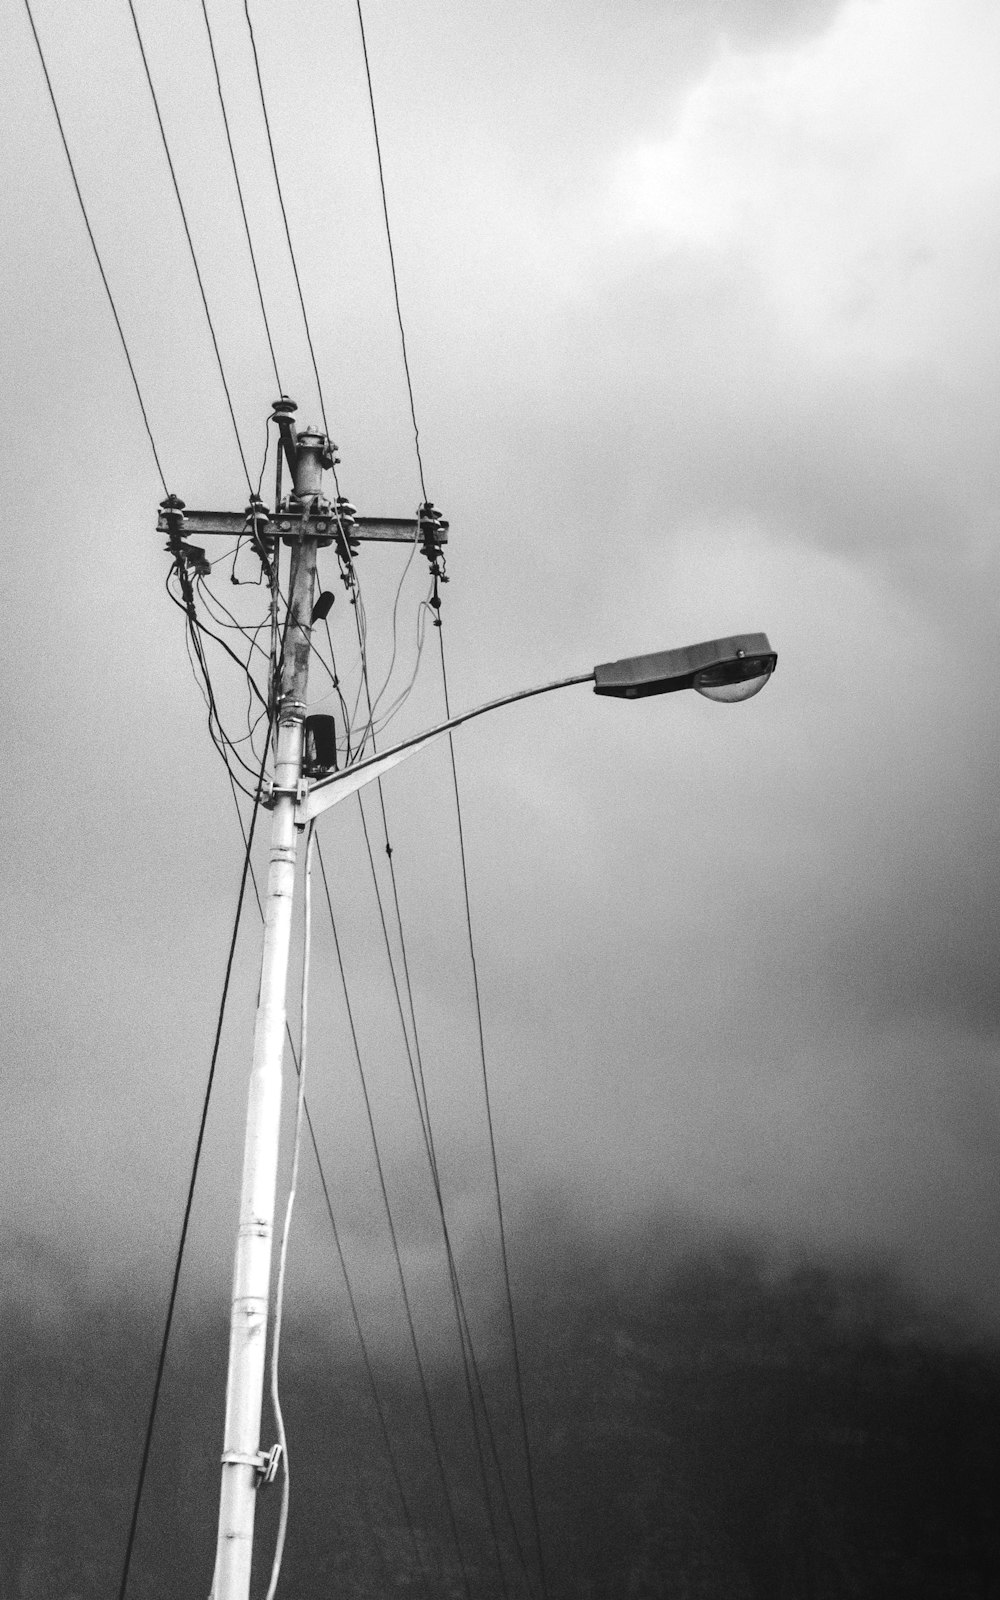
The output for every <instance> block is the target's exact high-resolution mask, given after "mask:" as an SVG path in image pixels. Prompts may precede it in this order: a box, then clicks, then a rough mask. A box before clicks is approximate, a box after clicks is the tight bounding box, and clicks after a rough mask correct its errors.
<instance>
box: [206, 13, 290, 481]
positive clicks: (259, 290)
mask: <svg viewBox="0 0 1000 1600" xmlns="http://www.w3.org/2000/svg"><path fill="white" fill-rule="evenodd" d="M201 14H202V16H203V17H204V18H205V30H206V32H207V34H208V48H209V50H210V51H211V52H212V71H213V72H214V73H215V87H216V89H217V90H218V93H219V108H220V110H221V112H222V121H223V123H224V124H225V129H226V143H227V144H228V146H229V159H230V161H231V162H232V165H233V177H234V178H235V179H236V193H237V194H238V195H239V197H240V211H241V212H242V215H243V227H244V229H245V231H246V236H247V248H248V250H249V251H250V262H251V265H252V267H253V276H254V282H255V283H256V285H257V298H258V300H259V301H260V314H261V316H262V317H263V319H264V332H265V333H266V334H267V348H268V349H269V350H270V352H271V365H272V367H273V368H274V381H275V383H276V384H277V385H278V392H279V394H284V392H285V391H284V387H283V386H282V382H281V378H280V376H279V373H278V358H277V356H276V355H275V353H274V340H273V339H272V337H271V324H270V323H269V322H268V320H267V308H266V307H265V305H264V291H263V289H262V288H261V283H260V273H259V272H258V271H257V257H256V254H255V253H254V247H253V239H252V238H251V236H250V223H249V221H248V219H247V208H246V204H245V202H244V199H243V185H242V184H241V183H240V174H239V168H238V167H237V165H236V152H235V150H234V149H233V138H232V134H231V133H230V131H229V117H228V116H227V114H226V102H225V98H224V96H223V93H222V79H221V78H220V77H219V63H218V61H217V59H216V55H215V40H214V39H213V37H212V24H211V23H210V22H209V20H208V7H207V5H206V3H205V0H201ZM260 479H261V483H263V481H264V472H263V468H262V469H261V475H260ZM257 493H258V494H259V493H260V483H258V485H257Z"/></svg>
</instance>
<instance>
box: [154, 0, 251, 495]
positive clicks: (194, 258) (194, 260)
mask: <svg viewBox="0 0 1000 1600" xmlns="http://www.w3.org/2000/svg"><path fill="white" fill-rule="evenodd" d="M127 4H128V8H129V11H130V12H131V15H132V26H133V27H134V28H135V37H136V40H137V42H138V45H139V54H140V56H141V57H142V65H143V70H144V72H145V74H146V82H147V84H148V85H149V93H150V97H151V99H152V101H153V110H154V111H155V113H156V122H157V126H158V127H159V130H160V139H161V141H162V144H163V153H164V155H165V156H166V158H167V166H168V168H169V169H170V180H171V182H172V184H173V186H174V194H175V195H176V197H177V206H178V209H179V211H180V214H181V222H182V223H183V224H184V235H185V238H186V239H187V242H188V249H189V251H190V252H191V264H192V266H193V267H194V275H195V277H196V279H197V280H198V292H199V293H200V295H201V303H202V306H203V307H204V311H205V321H206V322H207V323H208V331H209V333H210V335H211V338H212V348H213V350H214V351H215V360H216V363H217V365H218V368H219V377H220V378H221V379H222V387H223V389H224V390H225V395H226V405H227V406H228V407H229V415H230V418H231V420H232V424H233V432H234V433H235V435H236V446H237V449H238V450H239V452H240V461H241V462H242V463H243V473H244V476H245V477H246V480H247V488H248V489H249V490H250V493H251V494H253V484H252V482H251V480H250V469H249V467H248V466H247V458H246V455H245V454H244V451H243V441H242V439H241V438H240V430H239V426H238V424H237V421H236V412H235V411H234V410H233V397H232V395H231V394H230V392H229V383H228V381H227V379H226V369H225V367H224V366H223V364H222V353H221V351H220V349H219V341H218V339H217V338H216V333H215V324H214V322H213V321H212V313H211V311H210V310H209V308H208V296H207V294H206V293H205V285H204V283H203V281H202V276H201V268H200V267H199V265H198V255H197V252H196V250H195V247H194V240H193V239H192V237H191V229H190V227H189V226H188V219H187V212H186V211H185V209H184V201H183V200H182V199H181V190H180V184H179V183H178V182H177V173H176V172H175V171H174V161H173V157H172V155H171V154H170V144H169V142H168V140H167V130H166V128H165V127H164V125H163V117H162V115H161V113H160V102H159V100H158V99H157V95H156V89H155V88H154V86H153V75H152V73H151V72H150V69H149V61H148V59H147V57H146V47H145V45H144V44H143V42H142V31H141V29H140V27H139V18H138V17H137V16H136V14H135V6H134V5H133V3H132V0H127Z"/></svg>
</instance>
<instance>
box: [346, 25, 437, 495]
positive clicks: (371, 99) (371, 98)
mask: <svg viewBox="0 0 1000 1600" xmlns="http://www.w3.org/2000/svg"><path fill="white" fill-rule="evenodd" d="M355 3H356V6H357V13H358V27H359V28H360V30H361V49H362V53H363V54H364V58H365V78H366V79H367V82H368V104H369V105H370V106H371V113H372V131H373V133H374V135H375V155H376V159H377V161H378V181H379V188H380V189H381V191H382V215H383V217H384V218H385V237H386V243H387V244H388V246H389V267H390V269H391V272H392V293H393V298H394V299H395V302H396V321H397V322H398V324H399V339H400V344H401V345H402V347H403V370H404V372H405V373H406V392H407V394H408V395H409V397H410V417H411V418H412V421H413V442H414V445H415V446H416V451H417V470H418V472H419V474H420V492H421V495H422V496H423V498H424V500H425V501H426V499H427V488H426V486H425V484H424V463H423V458H422V456H421V454H420V429H419V428H418V427H417V412H416V408H415V406H414V403H413V383H412V381H411V379H410V362H409V358H408V357H407V353H406V331H405V329H404V327H403V312H402V308H401V306H400V303H399V282H398V279H397V277H396V256H395V252H394V250H393V248H392V229H391V228H390V226H389V202H388V200H387V198H386V192H385V172H384V170H383V167H382V144H381V141H380V139H379V135H378V117H377V116H376V114H375V91H374V89H373V88H372V73H371V66H370V64H369V61H368V41H367V39H366V38H365V19H364V16H363V15H362V11H361V0H355Z"/></svg>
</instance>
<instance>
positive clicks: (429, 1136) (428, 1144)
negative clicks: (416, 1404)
mask: <svg viewBox="0 0 1000 1600" xmlns="http://www.w3.org/2000/svg"><path fill="white" fill-rule="evenodd" d="M378 789H379V799H380V802H381V810H382V826H383V835H384V838H385V841H386V845H385V849H386V856H387V858H388V861H389V874H390V880H391V884H392V896H393V904H394V908H395V912H396V924H397V931H398V936H399V943H400V954H401V957H402V965H403V981H404V985H405V989H406V995H407V1003H408V1009H409V1029H412V1033H413V1044H412V1049H411V1044H410V1037H409V1029H408V1025H407V1019H406V1015H405V1013H404V1009H403V1001H402V995H401V991H400V986H399V979H398V976H397V973H396V966H395V961H394V958H393V954H392V946H391V942H390V939H389V930H388V924H387V922H386V917H385V909H384V906H383V903H382V895H381V890H380V888H379V883H378V875H377V872H376V870H375V857H374V853H373V850H372V844H371V836H370V833H369V831H368V821H367V817H366V815H365V810H364V806H363V804H362V803H361V795H360V793H359V794H358V804H359V810H360V813H361V824H362V830H363V834H364V839H365V847H366V850H367V854H368V862H369V867H370V869H371V875H372V881H373V884H374V887H375V898H376V904H377V906H378V913H379V920H380V923H381V927H382V935H383V940H384V943H385V949H386V956H387V959H388V963H389V973H390V979H391V982H392V987H393V993H394V995H395V999H396V1009H397V1012H398V1014H399V1020H400V1026H401V1028H402V1032H403V1041H404V1048H405V1051H406V1057H407V1063H408V1066H409V1072H410V1080H411V1084H412V1087H413V1092H414V1099H415V1102H416V1106H417V1113H418V1117H419V1121H420V1125H421V1133H422V1137H423V1142H424V1149H425V1152H426V1155H427V1159H428V1165H429V1169H430V1174H431V1183H432V1187H433V1192H434V1198H435V1204H436V1207H437V1212H438V1219H439V1221H440V1225H441V1234H442V1240H443V1243H444V1250H445V1260H446V1264H447V1269H448V1278H449V1291H450V1294H451V1298H452V1305H453V1309H454V1312H455V1319H456V1327H457V1331H458V1339H459V1349H460V1353H461V1359H462V1366H463V1375H464V1379H465V1384H466V1398H467V1399H468V1401H469V1411H470V1423H471V1427H472V1433H473V1444H474V1448H475V1451H476V1457H477V1462H478V1464H479V1467H480V1474H481V1479H482V1484H483V1491H484V1504H485V1508H486V1512H487V1520H488V1523H489V1525H490V1531H491V1537H492V1539H493V1542H494V1549H495V1552H496V1555H497V1561H498V1565H500V1569H501V1583H502V1586H503V1588H504V1592H505V1593H506V1578H505V1575H504V1574H503V1569H502V1560H501V1557H500V1550H499V1536H498V1534H497V1531H496V1524H495V1521H494V1516H493V1507H492V1501H491V1499H490V1493H489V1488H488V1481H487V1480H488V1473H487V1470H486V1463H485V1460H484V1457H483V1453H482V1441H481V1438H480V1434H479V1424H478V1419H477V1416H476V1409H475V1400H474V1398H473V1395H472V1386H473V1380H474V1383H475V1388H476V1391H477V1393H478V1396H479V1404H480V1408H481V1410H482V1413H483V1418H484V1421H485V1425H486V1437H487V1440H488V1443H489V1447H490V1455H491V1458H492V1460H493V1465H494V1470H495V1472H496V1476H497V1481H498V1484H499V1488H500V1497H501V1501H502V1503H503V1507H504V1511H505V1513H506V1516H507V1520H508V1522H509V1523H510V1527H511V1533H512V1535H513V1540H514V1546H515V1550H516V1552H517V1556H518V1559H519V1561H520V1563H521V1566H522V1568H523V1569H524V1571H525V1574H526V1576H527V1563H526V1561H525V1558H524V1552H523V1550H522V1547H521V1540H520V1536H519V1533H518V1529H517V1522H516V1519H515V1517H514V1514H513V1510H512V1508H511V1503H510V1494H509V1491H508V1488H507V1483H506V1478H505V1474H504V1469H503V1466H502V1464H501V1461H500V1455H499V1450H498V1448H497V1442H496V1435H495V1433H494V1429H493V1422H492V1418H491V1416H490V1411H489V1407H488V1405H487V1403H486V1396H485V1390H484V1387H483V1381H482V1374H481V1372H480V1367H479V1361H478V1357H477V1355H476V1351H475V1346H474V1343H473V1340H472V1332H471V1328H470V1326H469V1319H468V1313H467V1311H466V1307H465V1302H464V1297H463V1295H462V1289H461V1283H460V1280H459V1275H458V1263H457V1260H456V1257H455V1252H454V1247H453V1245H452V1241H451V1230H450V1227H449V1224H448V1218H447V1212H446V1210H445V1204H444V1192H443V1189H442V1185H441V1176H440V1171H439V1168H438V1161H437V1151H436V1149H435V1146H434V1130H433V1125H432V1122H431V1112H430V1101H429V1097H428V1093H427V1083H426V1079H425V1076H424V1067H423V1056H422V1052H421V1049H420V1036H419V1032H418V1029H417V1018H416V1010H415V1006H414V1000H413V988H412V983H411V979H410V969H409V960H408V957H407V952H406V940H405V935H404V932H403V921H402V912H401V908H400V902H399V891H398V886H397V882H396V875H395V871H394V868H393V863H392V857H393V849H392V846H391V845H390V844H389V834H388V819H387V817H386V812H385V801H384V797H383V795H382V791H381V782H379V784H378Z"/></svg>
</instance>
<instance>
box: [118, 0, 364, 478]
mask: <svg viewBox="0 0 1000 1600" xmlns="http://www.w3.org/2000/svg"><path fill="white" fill-rule="evenodd" d="M129 3H130V4H131V0H129ZM243 10H244V13H245V15H246V19H247V29H248V31H249V34H250V47H251V49H252V50H253V62H254V70H255V72H256V74H257V89H258V92H259V94H260V109H261V111H262V112H263V114H264V127H265V129H266V131H267V148H268V150H269V151H270V152H271V168H272V171H273V172H274V186H275V189H276V190H277V192H278V205H279V206H280V207H281V220H282V222H283V223H284V225H285V238H286V240H287V241H288V254H289V257H290V258H291V263H292V273H293V275H294V277H295V288H296V292H297V293H298V297H299V306H300V308H301V311H302V322H303V326H304V327H305V330H306V343H307V344H308V346H309V357H310V360H311V361H312V369H313V376H314V377H315V379H316V392H317V394H318V395H319V409H320V411H321V413H322V416H323V428H324V431H325V433H326V434H327V437H329V434H330V426H329V423H328V422H327V420H326V403H325V401H324V399H323V385H322V383H321V382H320V376H319V367H318V365H317V363H316V350H315V347H314V346H313V338H312V331H311V329H310V327H309V317H308V314H307V312H306V302H305V296H304V295H303V293H302V280H301V279H300V277H299V267H298V262H297V261H296V259H295V246H294V245H293V244H292V230H291V228H290V227H289V224H288V212H287V211H286V210H285V197H284V195H283V194H282V191H281V179H280V178H279V176H278V160H277V157H276V155H275V153H274V140H273V139H272V138H271V121H270V118H269V117H268V114H267V100H266V97H265V95H264V80H263V78H262V77H261V73H260V58H259V57H258V55H257V40H256V38H255V37H254V31H253V22H252V21H251V18H250V5H249V0H243ZM334 481H335V482H336V473H334ZM338 493H339V490H338Z"/></svg>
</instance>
